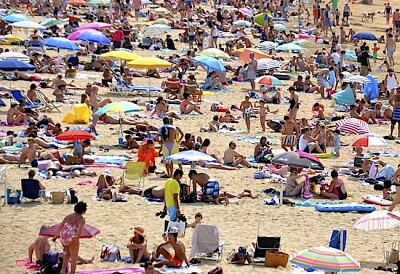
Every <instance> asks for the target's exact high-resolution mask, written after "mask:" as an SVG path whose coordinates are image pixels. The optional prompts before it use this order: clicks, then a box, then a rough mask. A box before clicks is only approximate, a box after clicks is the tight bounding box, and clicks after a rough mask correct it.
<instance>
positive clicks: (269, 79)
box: [256, 75, 285, 87]
mask: <svg viewBox="0 0 400 274" xmlns="http://www.w3.org/2000/svg"><path fill="white" fill-rule="evenodd" d="M256 83H258V84H260V85H266V86H274V87H276V86H284V85H285V84H283V83H282V82H281V80H279V79H278V78H276V77H274V76H269V75H266V76H261V77H258V78H257V79H256Z"/></svg>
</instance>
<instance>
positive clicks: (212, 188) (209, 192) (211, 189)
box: [203, 181, 220, 199]
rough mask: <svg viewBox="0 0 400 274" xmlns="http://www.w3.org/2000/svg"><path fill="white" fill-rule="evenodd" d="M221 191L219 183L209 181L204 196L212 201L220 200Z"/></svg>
mask: <svg viewBox="0 0 400 274" xmlns="http://www.w3.org/2000/svg"><path fill="white" fill-rule="evenodd" d="M219 190H220V187H219V183H218V182H217V181H208V183H207V184H205V185H204V186H203V196H204V197H207V198H212V199H215V198H218V196H219Z"/></svg>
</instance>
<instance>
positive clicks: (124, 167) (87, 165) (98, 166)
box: [83, 163, 126, 169]
mask: <svg viewBox="0 0 400 274" xmlns="http://www.w3.org/2000/svg"><path fill="white" fill-rule="evenodd" d="M83 166H84V167H97V168H120V169H126V166H123V165H117V164H102V163H93V164H86V165H83Z"/></svg>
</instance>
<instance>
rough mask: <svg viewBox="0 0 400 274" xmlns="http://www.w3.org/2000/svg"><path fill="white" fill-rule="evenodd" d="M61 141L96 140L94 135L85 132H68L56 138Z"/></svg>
mask: <svg viewBox="0 0 400 274" xmlns="http://www.w3.org/2000/svg"><path fill="white" fill-rule="evenodd" d="M56 139H57V140H59V141H71V142H72V141H81V140H85V139H90V140H94V139H96V138H95V137H94V136H93V135H92V134H90V133H89V132H87V131H84V130H68V131H65V132H63V133H61V134H60V135H58V136H57V137H56Z"/></svg>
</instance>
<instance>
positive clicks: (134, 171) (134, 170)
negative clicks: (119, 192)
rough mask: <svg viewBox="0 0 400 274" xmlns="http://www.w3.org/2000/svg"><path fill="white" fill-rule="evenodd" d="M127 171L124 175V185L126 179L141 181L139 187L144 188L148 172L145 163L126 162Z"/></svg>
mask: <svg viewBox="0 0 400 274" xmlns="http://www.w3.org/2000/svg"><path fill="white" fill-rule="evenodd" d="M125 166H126V169H125V170H124V173H123V174H122V183H123V184H125V179H128V180H137V179H139V183H138V186H140V185H141V184H142V185H143V187H144V175H145V170H146V163H145V162H126V165H125Z"/></svg>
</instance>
